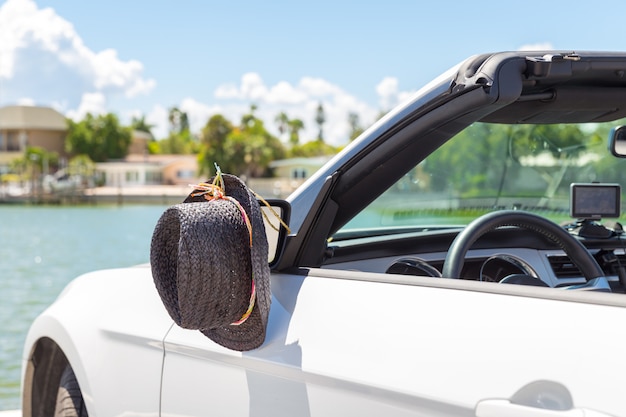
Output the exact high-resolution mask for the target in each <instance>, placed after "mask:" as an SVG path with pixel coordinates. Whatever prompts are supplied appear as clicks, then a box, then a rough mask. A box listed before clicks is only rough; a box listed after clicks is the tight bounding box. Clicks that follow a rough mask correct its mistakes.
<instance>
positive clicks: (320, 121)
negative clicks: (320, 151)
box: [315, 102, 326, 142]
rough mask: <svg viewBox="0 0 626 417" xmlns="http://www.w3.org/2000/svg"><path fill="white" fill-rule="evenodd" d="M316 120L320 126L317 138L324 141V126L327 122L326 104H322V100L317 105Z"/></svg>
mask: <svg viewBox="0 0 626 417" xmlns="http://www.w3.org/2000/svg"><path fill="white" fill-rule="evenodd" d="M315 122H316V123H317V126H318V127H319V134H318V135H317V140H319V141H320V142H324V130H323V126H324V122H326V115H325V114H324V106H322V103H321V102H320V104H319V105H318V106H317V113H316V115H315Z"/></svg>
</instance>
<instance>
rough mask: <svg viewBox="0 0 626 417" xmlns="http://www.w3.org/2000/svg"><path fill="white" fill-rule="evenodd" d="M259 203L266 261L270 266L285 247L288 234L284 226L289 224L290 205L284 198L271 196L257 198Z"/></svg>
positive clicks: (275, 261) (276, 260)
mask: <svg viewBox="0 0 626 417" xmlns="http://www.w3.org/2000/svg"><path fill="white" fill-rule="evenodd" d="M265 203H267V204H265ZM259 205H260V206H261V211H262V214H263V223H264V225H265V233H266V235H267V243H268V246H269V253H268V261H269V264H270V267H272V266H273V265H275V264H276V263H277V262H278V260H279V259H280V255H281V254H282V251H283V249H284V247H285V241H286V240H287V234H288V230H287V227H286V226H288V225H289V217H290V216H291V205H290V204H289V202H287V201H285V200H279V199H271V198H270V199H267V200H265V201H262V200H259Z"/></svg>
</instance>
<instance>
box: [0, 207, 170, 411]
mask: <svg viewBox="0 0 626 417" xmlns="http://www.w3.org/2000/svg"><path fill="white" fill-rule="evenodd" d="M165 208H166V207H165V206H89V207H39V206H0V410H9V409H15V408H20V407H21V405H20V378H21V366H22V363H21V357H22V350H23V344H24V339H25V337H26V332H27V331H28V327H29V326H30V323H31V322H32V320H33V319H34V318H35V317H36V316H37V315H38V314H39V313H41V312H42V311H43V310H44V309H45V308H46V307H47V306H48V305H49V304H50V303H51V302H52V301H54V299H55V298H56V297H57V295H58V294H59V293H60V292H61V290H62V289H63V288H64V287H65V285H66V284H67V283H68V282H69V281H70V280H71V279H72V278H74V277H76V276H78V275H80V274H82V273H85V272H89V271H93V270H95V269H102V268H111V267H124V266H131V265H136V264H140V263H146V262H148V260H149V256H150V239H151V237H152V231H153V229H154V226H155V224H156V222H157V220H158V219H159V217H160V216H161V214H162V213H163V211H164V210H165Z"/></svg>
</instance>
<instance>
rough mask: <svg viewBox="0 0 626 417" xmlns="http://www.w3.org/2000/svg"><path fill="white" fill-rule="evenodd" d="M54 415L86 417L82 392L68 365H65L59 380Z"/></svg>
mask: <svg viewBox="0 0 626 417" xmlns="http://www.w3.org/2000/svg"><path fill="white" fill-rule="evenodd" d="M54 417H88V414H87V408H85V401H84V400H83V394H82V393H81V391H80V387H79V386H78V381H77V380H76V375H74V371H73V370H72V367H71V366H69V365H67V366H66V367H65V370H64V371H63V374H62V375H61V381H59V390H58V391H57V402H56V406H55V407H54Z"/></svg>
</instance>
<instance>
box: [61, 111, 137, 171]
mask: <svg viewBox="0 0 626 417" xmlns="http://www.w3.org/2000/svg"><path fill="white" fill-rule="evenodd" d="M67 122H68V133H67V136H66V138H65V149H66V150H67V152H68V153H70V154H72V155H81V154H84V155H88V156H89V158H90V159H91V160H92V161H95V162H104V161H107V160H109V159H120V158H123V157H125V156H126V153H127V152H128V147H129V146H130V143H131V140H132V137H131V129H130V128H128V127H123V126H121V125H120V123H119V120H118V118H117V116H115V115H114V114H112V113H108V114H105V115H99V116H97V117H94V116H93V115H91V114H89V113H88V114H87V116H85V118H84V119H83V120H81V121H80V122H74V121H72V120H70V119H68V121H67Z"/></svg>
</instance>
